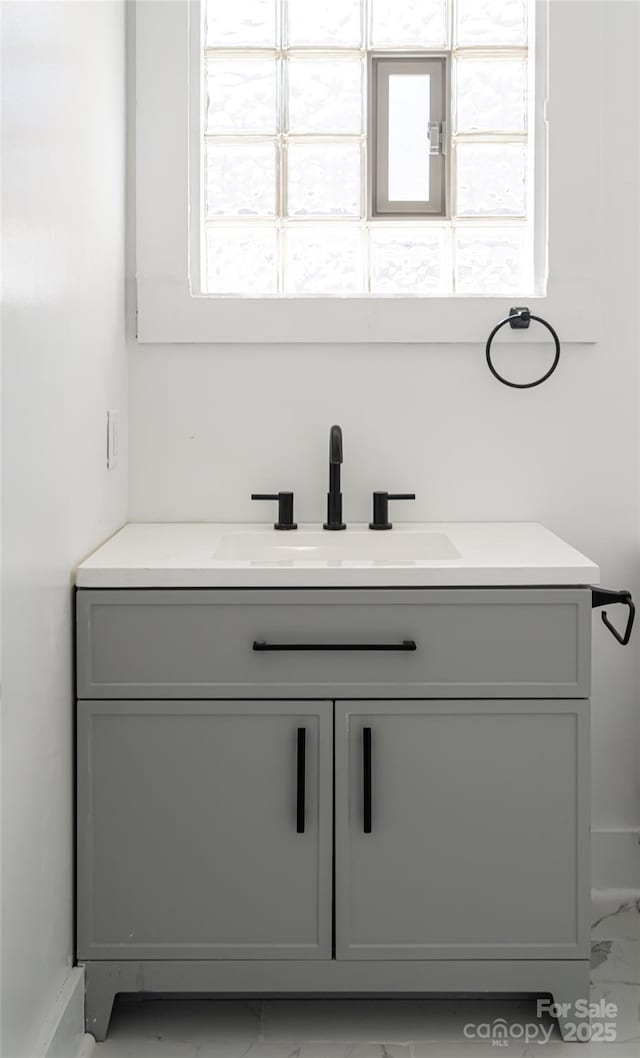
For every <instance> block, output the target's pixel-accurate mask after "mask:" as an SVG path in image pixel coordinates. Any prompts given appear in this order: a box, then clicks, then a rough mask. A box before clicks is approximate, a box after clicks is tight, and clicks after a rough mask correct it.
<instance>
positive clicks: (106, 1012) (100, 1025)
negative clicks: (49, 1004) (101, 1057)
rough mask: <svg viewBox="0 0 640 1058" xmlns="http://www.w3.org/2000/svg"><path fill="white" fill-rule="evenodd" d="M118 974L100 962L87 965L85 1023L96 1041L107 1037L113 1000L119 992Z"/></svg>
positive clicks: (86, 1029)
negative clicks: (102, 965)
mask: <svg viewBox="0 0 640 1058" xmlns="http://www.w3.org/2000/svg"><path fill="white" fill-rule="evenodd" d="M118 990H119V989H118V981H117V974H114V972H113V970H110V969H107V970H106V971H105V968H103V967H101V966H100V964H99V963H97V964H96V963H93V964H92V963H87V964H86V966H85V992H84V1024H85V1031H86V1032H90V1033H91V1035H92V1036H93V1037H94V1039H95V1040H96V1043H102V1041H103V1040H105V1039H106V1036H107V1032H108V1030H109V1021H110V1019H111V1011H112V1010H113V1001H114V999H115V998H116V994H117V992H118Z"/></svg>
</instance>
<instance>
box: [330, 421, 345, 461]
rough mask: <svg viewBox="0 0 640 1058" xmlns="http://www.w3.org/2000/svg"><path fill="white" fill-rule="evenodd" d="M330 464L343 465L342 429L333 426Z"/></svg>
mask: <svg viewBox="0 0 640 1058" xmlns="http://www.w3.org/2000/svg"><path fill="white" fill-rule="evenodd" d="M329 462H330V463H332V464H334V463H342V428H341V427H340V426H332V427H331V432H330V434H329Z"/></svg>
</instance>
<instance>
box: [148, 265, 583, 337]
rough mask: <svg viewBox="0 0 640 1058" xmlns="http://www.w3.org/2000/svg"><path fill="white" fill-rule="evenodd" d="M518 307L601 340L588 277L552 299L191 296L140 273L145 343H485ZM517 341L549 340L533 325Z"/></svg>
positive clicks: (570, 332)
mask: <svg viewBox="0 0 640 1058" xmlns="http://www.w3.org/2000/svg"><path fill="white" fill-rule="evenodd" d="M515 305H527V306H528V307H529V308H530V309H531V311H532V312H533V313H534V314H535V315H538V316H542V317H543V318H544V319H547V320H548V321H549V323H551V324H552V325H553V326H554V327H555V329H556V330H557V331H558V334H559V335H560V339H561V341H562V342H564V343H567V342H579V343H591V342H597V341H599V340H600V324H601V320H600V304H599V299H598V298H597V297H589V298H585V279H584V277H581V278H580V279H578V280H577V281H576V282H575V284H573V286H571V285H569V284H563V285H562V288H560V284H555V287H554V290H553V292H552V293H551V294H550V295H549V296H547V297H529V296H522V295H509V296H507V297H462V296H458V297H448V298H418V297H414V298H403V297H390V298H382V297H370V298H358V297H348V298H347V297H345V298H340V297H331V298H323V297H313V298H286V299H278V298H244V297H240V298H213V297H192V296H191V293H190V290H189V285H188V283H186V282H181V281H178V280H175V281H172V280H166V279H157V278H153V279H152V278H150V279H143V278H139V279H138V310H139V314H138V341H139V342H142V343H164V342H175V343H194V342H198V343H210V344H216V343H225V344H232V343H250V344H254V343H259V342H270V343H278V344H282V343H285V344H286V343H289V344H291V343H300V344H306V343H312V344H321V343H326V344H334V343H343V342H344V343H348V342H359V343H373V342H375V343H380V342H389V343H407V344H419V345H422V344H425V343H438V344H446V343H460V342H467V343H474V344H475V343H484V342H485V341H486V339H487V338H488V336H489V333H490V331H491V330H492V328H493V327H494V326H495V325H496V324H497V323H498V322H499V321H500V320H501V319H504V318H505V317H506V316H508V315H509V309H510V308H511V306H515ZM516 337H517V340H518V341H524V340H526V341H527V342H533V343H539V342H548V340H549V336H548V334H547V332H546V331H545V329H544V328H543V327H539V326H536V325H535V324H532V326H531V329H530V330H529V331H528V332H527V334H526V336H525V335H523V334H522V333H520V334H518V335H517V336H516Z"/></svg>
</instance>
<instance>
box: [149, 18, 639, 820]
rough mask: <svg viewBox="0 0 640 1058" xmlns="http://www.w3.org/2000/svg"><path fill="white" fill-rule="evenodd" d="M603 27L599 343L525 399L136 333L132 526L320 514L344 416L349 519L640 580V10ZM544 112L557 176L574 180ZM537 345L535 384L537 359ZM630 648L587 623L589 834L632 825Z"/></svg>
mask: <svg viewBox="0 0 640 1058" xmlns="http://www.w3.org/2000/svg"><path fill="white" fill-rule="evenodd" d="M554 2H555V0H554ZM572 6H573V7H574V8H575V9H576V17H578V14H579V13H578V8H579V5H578V4H572ZM603 23H604V25H603V40H602V54H603V56H604V57H605V59H604V70H603V85H604V87H605V89H606V91H605V92H604V94H603V107H602V113H601V114H600V115H598V114H594V115H593V120H594V126H595V130H594V131H595V134H596V135H598V120H599V121H600V133H599V135H600V142H601V143H602V144H603V146H604V149H603V154H602V164H603V208H604V210H605V223H604V225H603V227H604V236H603V241H602V247H601V255H600V259H599V260H596V261H594V262H593V269H594V273H595V274H596V276H597V278H598V279H599V281H600V282H601V297H602V303H603V310H604V317H605V328H606V334H605V336H604V338H603V340H602V342H601V343H600V344H599V345H596V346H582V347H581V346H575V345H574V346H567V347H566V349H565V351H564V355H563V358H562V361H561V366H560V368H559V370H558V373H557V375H556V376H555V377H554V378H553V380H552V381H550V382H549V383H548V384H547V385H545V386H543V387H542V388H540V389H538V390H532V391H525V392H516V391H512V390H508V389H506V388H504V387H501V386H499V385H498V383H497V382H495V381H494V379H493V378H492V377H491V376H490V374H489V372H488V370H487V368H486V366H485V363H484V356H483V348H482V346H481V345H477V346H457V347H452V346H449V347H434V346H424V347H420V346H391V345H388V346H371V347H367V346H326V347H320V346H312V345H308V346H293V347H292V346H289V347H287V346H284V347H281V348H278V347H276V346H252V347H247V346H234V347H224V346H187V345H183V346H175V345H174V346H170V345H168V346H149V345H147V346H145V345H140V346H138V345H136V343H135V342H133V341H132V342H131V344H130V355H131V362H130V421H131V442H130V444H131V447H130V492H129V505H130V506H129V515H130V518H131V519H132V520H142V521H160V520H176V521H188V520H221V521H233V520H264V519H266V518H268V517H270V515H271V512H270V511H267V510H266V508H265V507H264V505H262V504H260V505H257V504H251V502H250V500H249V494H250V492H251V491H252V490H260V491H270V490H277V489H294V490H295V492H296V504H297V515H298V518H299V519H300V520H301V521H307V520H309V521H316V522H317V521H320V520H321V519H322V518H323V516H324V503H325V499H324V497H325V493H326V489H327V449H328V430H329V426H330V424H331V423H333V422H339V423H341V424H342V426H343V428H344V438H345V464H344V478H343V480H344V492H345V513H346V517H347V519H349V520H356V521H365V520H368V518H369V508H370V493H371V491H372V490H373V489H374V488H377V489H387V488H388V489H390V490H391V489H397V490H399V491H406V490H415V491H416V492H417V493H418V500H417V502H416V503H415V504H414V505H411V506H410V507H408V506H407V507H398V510H397V514H396V516H397V517H399V518H402V517H410V518H412V519H415V520H420V519H424V520H431V519H444V520H449V519H451V520H453V519H480V520H482V519H536V520H539V521H542V522H544V523H545V524H547V525H548V526H549V527H550V528H551V529H553V530H555V531H556V532H558V533H559V534H560V535H562V536H564V537H566V538H567V539H568V540H569V541H570V542H572V543H573V544H574V545H575V546H577V547H578V548H580V549H582V550H583V551H585V552H586V553H587V554H588V555H589V556H590V557H591V558H593V559H594V560H596V561H597V562H598V563H600V565H601V567H602V576H603V581H604V583H605V584H607V585H610V586H612V587H616V586H623V585H624V586H629V587H631V588H635V589H636V591H638V590H639V589H640V577H639V575H638V574H639V570H638V557H639V547H638V542H639V535H638V533H639V525H638V521H639V519H638V506H639V475H638V451H639V447H638V441H639V439H638V416H639V389H638V382H639V379H638V355H639V351H638V337H639V328H638V310H637V299H638V281H639V279H640V269H639V258H638V247H639V242H638V220H639V198H638V193H637V186H638V175H639V171H638V5H637V4H633V3H625V2H622V3H619V2H617V0H607V2H606V17H605V19H604V20H603ZM554 61H555V62H556V63H557V62H558V61H561V62H564V63H565V67H566V72H567V77H570V76H571V55H567V56H564V57H562V56H558V55H554V54H553V51H552V58H551V62H552V63H553V62H554ZM556 70H557V67H556ZM552 105H553V103H552ZM575 105H576V106H578V105H579V100H576V101H575ZM551 115H552V118H551V132H552V154H551V157H552V172H551V179H552V180H553V179H561V180H566V179H568V178H570V176H571V173H572V172H575V174H576V177H575V178H578V176H579V169H576V168H575V163H576V159H575V158H574V157H572V153H571V143H570V141H566V142H561V140H560V137H558V136H556V137H555V138H554V136H553V110H552V111H551ZM554 166H555V169H554ZM593 205H594V214H596V213H597V212H598V211H599V209H600V203H597V202H594V204H593ZM552 219H553V218H552ZM585 223H590V218H589V217H588V216H586V217H585ZM551 267H552V268H553V243H552V248H551ZM586 296H590V292H586ZM460 311H461V312H463V311H464V307H463V306H461V307H460ZM484 337H486V336H484V335H479V336H478V338H479V339H482V338H484ZM531 356H532V359H531V365H532V366H531V369H530V370H531V375H530V377H533V372H534V371H535V369H536V366H537V365H539V364H540V363H541V362H542V358H543V356H544V354H543V353H540V352H537V353H535V352H534V353H532V354H531ZM547 362H548V353H547ZM500 363H501V364H503V365H504V367H505V369H506V367H507V365H509V366H510V364H511V363H512V360H511V361H510V358H507V357H506V356H505V357H504V358H503V357H502V355H501V359H500ZM612 616H613V615H612ZM639 634H640V632H639ZM636 642H637V641H636ZM636 654H637V646H636V649H635V650H633V649H631V650H626V651H625V650H622V649H621V648H620V647H618V646H617V644H616V643H615V642H614V641H613V639H612V638H611V637H610V636H609V635H608V633H606V631H605V630H604V629H603V627H602V626H601V624H600V622H599V621H596V622H595V623H594V692H593V710H594V720H593V744H594V774H593V824H594V827H596V828H613V829H614V830H619V829H624V828H633V827H636V828H637V827H640V796H639V795H640V776H639V774H638V770H637V768H638V765H637V761H636V755H637V754H636V745H637V733H638V727H639V720H638V716H639V715H640V709H639V708H638V706H639V702H638V699H639V697H640V694H639V692H638V688H637V683H636V666H635V660H634V656H635V655H636Z"/></svg>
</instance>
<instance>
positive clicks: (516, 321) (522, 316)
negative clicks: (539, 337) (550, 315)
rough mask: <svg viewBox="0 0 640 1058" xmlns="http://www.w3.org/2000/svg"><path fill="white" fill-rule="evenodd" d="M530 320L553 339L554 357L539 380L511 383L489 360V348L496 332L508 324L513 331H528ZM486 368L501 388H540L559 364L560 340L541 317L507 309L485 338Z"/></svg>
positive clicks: (523, 309)
mask: <svg viewBox="0 0 640 1058" xmlns="http://www.w3.org/2000/svg"><path fill="white" fill-rule="evenodd" d="M531 320H535V322H536V323H541V324H542V326H543V327H546V328H547V330H548V331H549V334H550V335H551V337H552V338H553V343H554V347H555V356H554V358H553V363H552V364H551V367H550V368H549V370H548V371H546V372H545V374H544V375H542V376H541V377H540V378H536V379H535V380H534V381H533V382H511V381H510V380H509V379H508V378H505V377H504V376H503V375H501V374H500V372H499V371H498V370H497V368H496V367H495V365H494V363H493V360H492V358H491V346H492V344H493V339H494V338H495V336H496V334H497V333H498V331H500V330H502V328H503V327H505V326H506V325H507V324H509V325H510V326H511V328H512V330H514V331H521V330H528V329H529V325H530V323H531ZM486 355H487V367H488V368H489V370H490V372H491V374H492V375H493V376H494V378H497V380H498V382H502V385H503V386H509V387H510V388H511V389H533V388H534V387H535V386H541V385H542V383H543V382H546V381H547V379H548V378H551V376H552V374H553V372H554V371H555V369H556V368H557V366H558V364H559V362H560V339H559V337H558V334H557V331H556V330H555V329H554V328H553V327H552V326H551V324H550V323H548V322H547V320H543V319H542V317H541V316H534V315H533V313H532V312H530V311H529V309H528V308H524V307H521V308H513V309H509V315H508V316H507V317H505V319H504V320H500V323H498V324H496V326H495V327H494V328H493V330H492V332H491V334H490V335H489V337H488V338H487V347H486Z"/></svg>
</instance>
